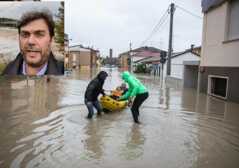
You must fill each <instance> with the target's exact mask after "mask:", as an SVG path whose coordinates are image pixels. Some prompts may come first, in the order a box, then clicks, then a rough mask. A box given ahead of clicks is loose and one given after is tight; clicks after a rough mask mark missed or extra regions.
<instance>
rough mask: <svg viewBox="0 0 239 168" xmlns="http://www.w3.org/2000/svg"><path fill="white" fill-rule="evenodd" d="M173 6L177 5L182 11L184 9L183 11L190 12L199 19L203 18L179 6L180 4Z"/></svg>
mask: <svg viewBox="0 0 239 168" xmlns="http://www.w3.org/2000/svg"><path fill="white" fill-rule="evenodd" d="M175 6H176V7H178V8H179V9H181V10H182V11H184V12H186V13H188V14H190V15H191V16H194V17H196V18H199V19H203V18H202V17H201V16H198V15H196V14H194V13H192V12H190V11H189V10H187V9H184V8H183V7H180V6H178V5H175Z"/></svg>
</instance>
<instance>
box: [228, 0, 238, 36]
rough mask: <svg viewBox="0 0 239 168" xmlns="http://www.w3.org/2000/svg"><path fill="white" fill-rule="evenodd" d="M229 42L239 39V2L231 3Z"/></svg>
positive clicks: (233, 0)
mask: <svg viewBox="0 0 239 168" xmlns="http://www.w3.org/2000/svg"><path fill="white" fill-rule="evenodd" d="M228 14H229V16H228V21H229V22H228V40H234V39H239V1H238V0H232V1H230V2H229V13H228Z"/></svg>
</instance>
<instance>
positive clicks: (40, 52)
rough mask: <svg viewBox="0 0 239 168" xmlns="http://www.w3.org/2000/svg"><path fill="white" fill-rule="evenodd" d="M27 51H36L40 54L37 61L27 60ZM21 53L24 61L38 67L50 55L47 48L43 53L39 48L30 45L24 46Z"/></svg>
mask: <svg viewBox="0 0 239 168" xmlns="http://www.w3.org/2000/svg"><path fill="white" fill-rule="evenodd" d="M27 52H38V53H39V54H40V60H39V61H38V62H31V61H28V60H27V56H26V54H27ZM21 53H22V55H23V57H24V60H25V61H26V64H27V65H29V66H31V67H34V68H38V67H41V66H42V65H44V64H45V63H46V62H47V60H48V58H49V55H50V51H49V50H48V51H46V52H45V53H44V52H43V51H42V50H41V49H38V48H34V47H31V46H29V47H26V48H24V50H23V51H22V52H21Z"/></svg>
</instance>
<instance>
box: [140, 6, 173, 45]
mask: <svg viewBox="0 0 239 168" xmlns="http://www.w3.org/2000/svg"><path fill="white" fill-rule="evenodd" d="M168 16H169V13H168V9H167V10H166V11H165V13H164V14H163V16H162V17H161V18H160V20H159V21H158V23H157V24H156V25H155V27H154V28H153V30H152V31H151V33H150V34H149V36H148V37H147V38H146V39H145V40H144V41H143V42H142V43H141V45H140V46H143V45H144V44H145V43H146V42H147V41H148V40H149V39H150V38H151V37H152V36H153V35H154V34H155V33H156V32H157V31H158V30H159V29H160V27H161V26H162V25H163V23H164V22H165V21H166V20H167V18H168Z"/></svg>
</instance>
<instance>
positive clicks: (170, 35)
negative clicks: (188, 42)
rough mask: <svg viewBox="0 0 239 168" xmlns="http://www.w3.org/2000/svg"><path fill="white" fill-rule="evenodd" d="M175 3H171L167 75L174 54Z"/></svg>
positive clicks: (169, 72) (169, 71)
mask: <svg viewBox="0 0 239 168" xmlns="http://www.w3.org/2000/svg"><path fill="white" fill-rule="evenodd" d="M174 6H175V5H174V3H171V4H170V28H169V43H168V60H167V76H169V75H170V74H171V56H172V36H173V14H174V11H175V7H174Z"/></svg>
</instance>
